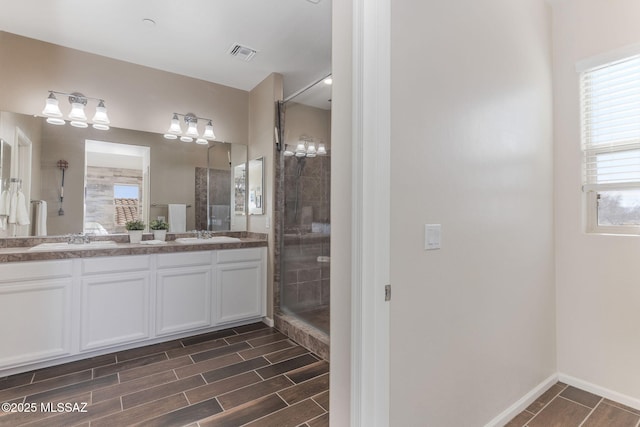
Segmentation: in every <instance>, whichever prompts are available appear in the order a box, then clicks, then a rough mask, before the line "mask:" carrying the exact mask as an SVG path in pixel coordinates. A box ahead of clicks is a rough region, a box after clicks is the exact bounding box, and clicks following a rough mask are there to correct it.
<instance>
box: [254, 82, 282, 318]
mask: <svg viewBox="0 0 640 427" xmlns="http://www.w3.org/2000/svg"><path fill="white" fill-rule="evenodd" d="M282 84H283V82H282V75H281V74H277V73H272V74H270V75H269V76H268V77H267V78H265V79H264V80H263V81H262V82H260V83H259V84H258V85H257V86H256V87H254V88H253V89H252V90H251V92H249V153H248V157H249V160H253V159H258V158H260V157H262V158H264V166H263V167H264V187H263V192H264V196H263V203H264V215H250V216H249V217H248V218H247V230H248V231H252V232H255V233H266V234H267V235H268V240H269V251H268V255H267V257H268V263H267V316H268V317H273V261H274V242H275V235H274V225H273V219H274V216H273V211H274V201H275V198H274V194H275V159H274V157H275V155H276V154H275V153H276V150H275V141H274V136H275V133H274V131H273V129H274V126H275V114H276V107H275V105H276V104H275V103H276V101H278V100H282ZM249 173H251V171H249ZM250 179H251V178H250Z"/></svg>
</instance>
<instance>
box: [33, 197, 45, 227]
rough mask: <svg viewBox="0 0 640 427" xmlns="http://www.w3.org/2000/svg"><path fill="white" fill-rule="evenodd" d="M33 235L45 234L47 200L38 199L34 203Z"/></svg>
mask: <svg viewBox="0 0 640 427" xmlns="http://www.w3.org/2000/svg"><path fill="white" fill-rule="evenodd" d="M34 211H35V214H34V215H35V220H34V226H35V229H34V233H33V235H34V236H46V235H47V202H45V201H44V200H40V201H39V202H38V203H36V204H35V209H34Z"/></svg>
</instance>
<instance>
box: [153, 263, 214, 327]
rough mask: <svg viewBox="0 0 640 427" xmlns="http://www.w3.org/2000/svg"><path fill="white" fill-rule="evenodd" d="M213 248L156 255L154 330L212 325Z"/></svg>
mask: <svg viewBox="0 0 640 427" xmlns="http://www.w3.org/2000/svg"><path fill="white" fill-rule="evenodd" d="M214 255H215V252H212V251H204V252H184V253H178V254H160V255H158V266H157V273H156V334H157V335H167V334H173V333H176V332H183V331H189V330H193V329H199V328H205V327H208V326H210V325H211V319H212V318H213V316H212V315H211V307H212V301H211V296H212V290H211V288H212V286H211V284H212V282H211V275H212V273H211V270H212V264H213V257H214Z"/></svg>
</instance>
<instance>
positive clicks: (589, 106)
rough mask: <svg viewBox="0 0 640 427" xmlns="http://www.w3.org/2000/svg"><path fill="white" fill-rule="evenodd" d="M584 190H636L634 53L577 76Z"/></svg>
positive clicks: (639, 75)
mask: <svg viewBox="0 0 640 427" xmlns="http://www.w3.org/2000/svg"><path fill="white" fill-rule="evenodd" d="M580 86H581V103H582V105H581V110H582V143H583V151H584V188H585V190H587V191H589V190H604V189H621V188H640V55H636V56H632V57H629V58H626V59H622V60H619V61H615V62H611V63H608V64H606V65H603V66H600V67H596V68H592V69H589V70H586V71H583V72H582V73H581V76H580Z"/></svg>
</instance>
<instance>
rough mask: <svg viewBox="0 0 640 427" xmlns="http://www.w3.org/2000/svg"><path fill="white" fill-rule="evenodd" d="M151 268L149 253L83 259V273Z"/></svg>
mask: <svg viewBox="0 0 640 427" xmlns="http://www.w3.org/2000/svg"><path fill="white" fill-rule="evenodd" d="M150 268H151V257H150V256H149V255H131V256H114V257H99V258H86V259H83V260H82V274H98V273H114V272H121V271H141V270H149V269H150Z"/></svg>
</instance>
